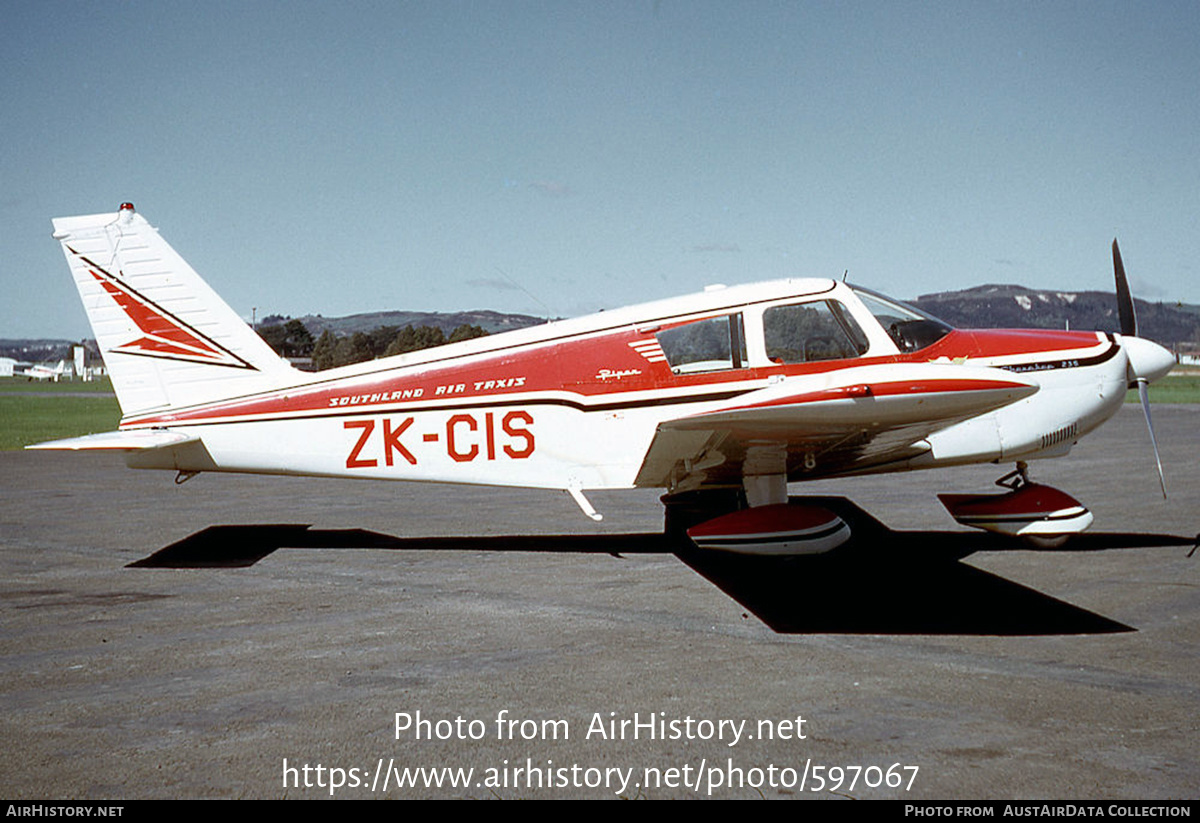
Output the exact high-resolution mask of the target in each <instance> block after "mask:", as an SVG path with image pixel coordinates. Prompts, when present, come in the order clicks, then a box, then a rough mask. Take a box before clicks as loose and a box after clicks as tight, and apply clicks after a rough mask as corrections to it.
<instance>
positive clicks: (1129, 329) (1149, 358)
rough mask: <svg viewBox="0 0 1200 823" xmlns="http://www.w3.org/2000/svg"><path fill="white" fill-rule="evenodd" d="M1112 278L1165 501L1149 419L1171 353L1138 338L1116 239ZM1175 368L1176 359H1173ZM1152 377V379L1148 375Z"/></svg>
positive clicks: (1130, 371)
mask: <svg viewBox="0 0 1200 823" xmlns="http://www.w3.org/2000/svg"><path fill="white" fill-rule="evenodd" d="M1112 255H1113V275H1114V276H1115V277H1116V280H1117V313H1118V315H1119V316H1120V319H1121V334H1122V336H1123V337H1125V338H1126V339H1125V341H1124V342H1125V347H1126V356H1127V358H1128V361H1129V366H1128V369H1127V376H1128V377H1129V379H1130V383H1129V387H1130V388H1133V387H1134V386H1135V385H1136V386H1137V391H1138V397H1139V398H1140V399H1141V401H1142V412H1143V413H1144V414H1145V415H1146V430H1147V431H1149V432H1150V445H1151V446H1152V447H1153V448H1154V463H1155V465H1157V466H1158V484H1159V485H1160V486H1161V487H1162V494H1163V499H1164V500H1166V499H1167V480H1166V477H1165V476H1164V475H1163V467H1162V459H1161V458H1160V457H1159V456H1158V439H1157V438H1156V437H1155V436H1154V421H1153V420H1152V419H1151V417H1150V390H1149V383H1150V381H1151V380H1153V379H1155V378H1156V377H1159V376H1161V375H1162V374H1165V373H1166V372H1167V371H1169V370H1170V366H1168V367H1167V368H1166V370H1163V369H1162V361H1163V357H1162V355H1164V354H1165V355H1167V356H1168V357H1169V356H1170V352H1168V351H1166V349H1163V348H1162V347H1161V346H1159V345H1158V344H1156V343H1151V342H1150V341H1148V340H1143V339H1141V338H1140V337H1138V336H1137V332H1138V329H1137V314H1136V313H1135V312H1134V310H1133V295H1131V294H1130V293H1129V281H1128V280H1127V279H1126V277H1125V264H1124V263H1123V262H1122V261H1121V249H1120V248H1119V247H1118V246H1117V240H1116V238H1115V237H1114V238H1113V244H1112ZM1156 350H1157V351H1156ZM1171 365H1174V358H1171ZM1148 375H1149V376H1148Z"/></svg>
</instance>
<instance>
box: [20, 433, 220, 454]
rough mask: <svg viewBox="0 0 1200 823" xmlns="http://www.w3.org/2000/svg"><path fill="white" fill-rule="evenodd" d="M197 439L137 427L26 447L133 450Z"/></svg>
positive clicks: (191, 436)
mask: <svg viewBox="0 0 1200 823" xmlns="http://www.w3.org/2000/svg"><path fill="white" fill-rule="evenodd" d="M199 439H200V438H199V437H196V436H195V435H191V434H181V433H180V432H173V431H170V430H169V429H136V430H134V431H115V432H103V433H101V434H89V435H85V436H84V437H70V438H67V439H66V440H48V441H46V442H45V443H35V444H34V445H32V446H26V447H25V448H27V449H47V450H54V451H118V452H136V451H145V450H147V449H161V448H165V447H168V446H182V445H183V444H184V443H192V442H195V441H198V440H199Z"/></svg>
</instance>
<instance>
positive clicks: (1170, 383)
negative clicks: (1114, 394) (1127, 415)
mask: <svg viewBox="0 0 1200 823" xmlns="http://www.w3.org/2000/svg"><path fill="white" fill-rule="evenodd" d="M1125 402H1126V403H1140V402H1141V401H1140V400H1139V399H1138V393H1137V392H1136V391H1134V390H1132V389H1131V390H1130V391H1129V393H1128V394H1126V395H1125ZM1150 402H1151V403H1200V373H1198V372H1184V373H1183V374H1168V375H1167V376H1166V377H1164V378H1163V379H1162V380H1159V381H1158V382H1157V383H1151V384H1150Z"/></svg>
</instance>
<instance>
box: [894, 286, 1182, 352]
mask: <svg viewBox="0 0 1200 823" xmlns="http://www.w3.org/2000/svg"><path fill="white" fill-rule="evenodd" d="M909 302H910V303H912V304H913V305H914V306H916V307H917V308H919V309H921V310H922V311H927V312H929V313H930V314H932V315H933V316H935V317H940V318H941V319H942V320H945V321H946V322H947V323H949V324H950V325H952V326H957V327H959V328H964V329H970V328H976V329H989V328H990V329H1003V328H1013V329H1021V328H1034V329H1063V328H1068V326H1069V327H1070V328H1072V329H1080V330H1083V329H1088V330H1096V331H1120V319H1119V318H1118V316H1117V298H1116V296H1115V295H1113V293H1112V292H1099V291H1078V292H1062V291H1046V290H1044V289H1029V288H1025V287H1024V286H1015V285H987V286H975V287H974V288H970V289H963V290H962V291H948V292H938V293H936V294H923V295H921V296H920V297H918V298H917V299H915V300H910V301H909ZM1133 303H1134V310H1135V311H1136V313H1137V319H1138V334H1139V335H1140V336H1141V337H1148V338H1150V339H1151V340H1155V341H1157V342H1159V343H1162V344H1164V345H1168V346H1169V345H1173V344H1177V343H1200V306H1195V305H1191V304H1188V303H1151V302H1149V301H1146V300H1138V299H1136V298H1135V299H1134V301H1133Z"/></svg>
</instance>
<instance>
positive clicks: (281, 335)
mask: <svg viewBox="0 0 1200 823" xmlns="http://www.w3.org/2000/svg"><path fill="white" fill-rule="evenodd" d="M257 331H258V334H259V336H260V337H262V339H263V340H265V341H267V345H269V346H270V347H271V348H272V349H274V350H275V351H276V352H277V353H279V355H280V356H282V357H311V358H312V361H313V366H314V367H315V368H316V369H318V370H322V369H332V368H335V367H337V366H348V365H350V364H351V363H362V362H364V361H366V360H374V359H375V358H376V357H391V356H393V355H396V354H404V353H405V352H410V351H417V350H418V349H429V348H433V347H434V346H441V345H444V344H446V343H457V342H458V341H460V340H470V339H471V338H474V337H483V336H485V335H486V334H487V332H486V331H484V330H483V329H482V328H480V327H479V326H471V325H468V324H466V323H464V324H462V325H461V326H459V327H458V328H456V329H454V331H452V332H450V336H449V337H447V336H446V334H445V333H444V332H443V331H442V330H441V329H439V328H437V327H436V326H416V327H414V326H411V325H410V326H405V327H403V328H400V327H399V326H379V327H377V328H375V329H372V330H371V331H369V332H361V331H356V332H354V333H353V334H350V335H347V336H344V337H339V336H338V335H335V334H334V333H333V332H331V331H330V330H329V329H326V330H325V331H324V332H322V334H321V336H320V337H319V338H317V339H316V340H314V339H313V336H312V333H311V332H309V330H308V327H307V326H305V325H304V323H302V322H301V321H299V320H288V321H286V322H283V323H270V324H267V325H262V326H259V327H258V329H257Z"/></svg>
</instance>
